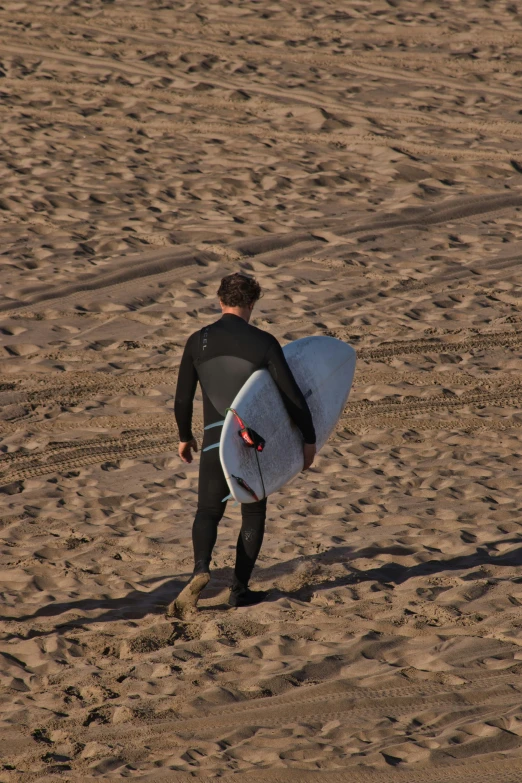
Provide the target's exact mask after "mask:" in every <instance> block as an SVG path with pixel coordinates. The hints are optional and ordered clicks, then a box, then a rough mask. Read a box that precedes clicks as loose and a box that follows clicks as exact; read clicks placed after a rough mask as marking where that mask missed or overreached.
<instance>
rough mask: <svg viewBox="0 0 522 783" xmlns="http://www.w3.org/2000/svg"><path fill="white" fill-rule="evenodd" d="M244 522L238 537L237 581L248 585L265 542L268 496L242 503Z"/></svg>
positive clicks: (235, 573)
mask: <svg viewBox="0 0 522 783" xmlns="http://www.w3.org/2000/svg"><path fill="white" fill-rule="evenodd" d="M241 516H242V518H243V524H242V525H241V531H240V533H239V538H238V539H237V549H236V567H235V569H234V577H235V580H234V581H235V582H240V583H241V585H244V586H245V587H246V585H248V581H249V579H250V577H251V575H252V571H253V570H254V565H255V563H256V560H257V556H258V555H259V551H260V549H261V544H262V543H263V536H264V533H265V519H266V498H263V500H260V501H259V502H258V503H242V504H241Z"/></svg>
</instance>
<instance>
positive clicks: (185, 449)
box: [178, 438, 198, 463]
mask: <svg viewBox="0 0 522 783" xmlns="http://www.w3.org/2000/svg"><path fill="white" fill-rule="evenodd" d="M192 450H194V451H197V450H198V444H197V443H196V439H195V438H192V440H188V441H187V442H186V443H182V442H180V444H179V448H178V454H179V456H180V457H181V459H182V460H183V462H189V463H190V462H192Z"/></svg>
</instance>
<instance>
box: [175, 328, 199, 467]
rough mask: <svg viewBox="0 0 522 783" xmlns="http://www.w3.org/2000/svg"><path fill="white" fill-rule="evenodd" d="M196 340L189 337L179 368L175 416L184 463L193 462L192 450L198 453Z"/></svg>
mask: <svg viewBox="0 0 522 783" xmlns="http://www.w3.org/2000/svg"><path fill="white" fill-rule="evenodd" d="M194 339H197V334H196V335H192V336H191V337H189V339H188V340H187V344H186V345H185V350H184V351H183V356H182V358H181V363H180V366H179V373H178V384H177V386H176V397H175V399H174V415H175V417H176V423H177V425H178V430H179V440H180V447H179V455H180V457H181V459H182V460H183V461H184V462H192V454H191V453H190V449H191V448H193V449H194V451H197V445H196V441H195V440H194V437H193V435H192V407H193V402H194V395H195V393H196V386H197V383H198V374H197V372H196V368H195V367H194V359H193V354H192V345H193V340H194ZM187 447H189V448H187Z"/></svg>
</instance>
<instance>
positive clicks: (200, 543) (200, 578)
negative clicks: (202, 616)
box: [167, 449, 229, 619]
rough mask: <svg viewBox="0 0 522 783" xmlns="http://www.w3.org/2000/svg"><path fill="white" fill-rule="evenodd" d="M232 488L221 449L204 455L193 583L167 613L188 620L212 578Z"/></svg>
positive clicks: (195, 526) (194, 525)
mask: <svg viewBox="0 0 522 783" xmlns="http://www.w3.org/2000/svg"><path fill="white" fill-rule="evenodd" d="M228 493H229V490H228V485H227V482H226V479H225V476H224V474H223V469H222V467H221V462H220V460H219V449H211V450H210V451H204V452H202V453H201V460H200V463H199V484H198V508H197V511H196V516H195V518H194V524H193V526H192V545H193V548H194V572H193V574H192V577H191V579H190V581H189V583H188V584H187V585H186V586H185V587H184V588H183V590H182V591H181V593H180V594H179V595H178V597H177V598H176V600H175V601H174V602H173V603H172V604H171V605H170V606H169V608H168V610H167V614H175V615H176V617H179V618H180V619H184V618H186V617H188V616H189V615H190V614H192V613H193V612H194V611H195V609H196V604H197V602H198V599H199V594H200V593H201V591H202V590H203V588H204V587H205V586H206V585H207V584H208V582H209V579H210V560H211V557H212V550H213V549H214V545H215V543H216V538H217V530H218V525H219V523H220V521H221V518H222V517H223V514H224V513H225V508H226V505H227V504H226V503H224V502H223V498H224V497H225V496H226V495H228Z"/></svg>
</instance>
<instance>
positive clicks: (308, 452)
mask: <svg viewBox="0 0 522 783" xmlns="http://www.w3.org/2000/svg"><path fill="white" fill-rule="evenodd" d="M315 454H316V448H315V443H305V444H303V459H304V465H303V470H308V468H309V467H310V465H311V464H312V462H313V461H314V457H315Z"/></svg>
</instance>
